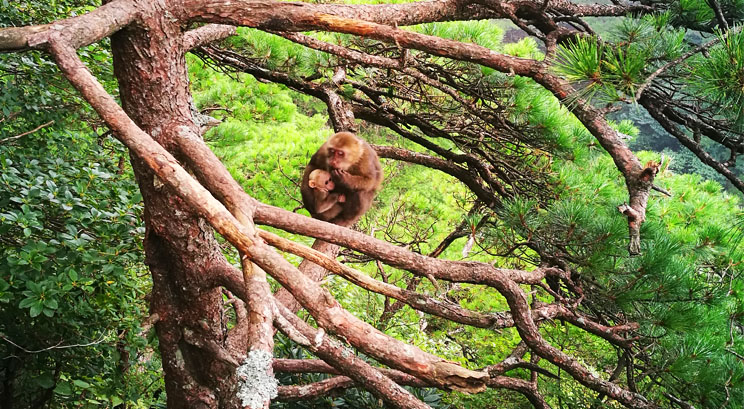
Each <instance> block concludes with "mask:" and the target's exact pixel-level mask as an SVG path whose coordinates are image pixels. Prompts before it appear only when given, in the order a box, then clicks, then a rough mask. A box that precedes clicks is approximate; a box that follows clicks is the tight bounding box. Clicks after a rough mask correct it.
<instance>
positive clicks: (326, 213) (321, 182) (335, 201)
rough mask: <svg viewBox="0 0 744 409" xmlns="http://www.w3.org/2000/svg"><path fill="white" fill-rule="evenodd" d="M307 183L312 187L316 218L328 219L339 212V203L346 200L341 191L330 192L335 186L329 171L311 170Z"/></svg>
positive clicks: (340, 207) (341, 208)
mask: <svg viewBox="0 0 744 409" xmlns="http://www.w3.org/2000/svg"><path fill="white" fill-rule="evenodd" d="M308 185H309V186H310V188H311V189H312V195H313V202H314V203H315V209H314V210H315V212H314V213H316V217H317V218H319V219H321V220H326V221H328V220H331V219H333V218H334V217H336V216H338V215H339V213H341V211H342V210H343V207H342V206H341V204H340V203H344V202H346V196H344V195H343V194H342V193H331V191H332V190H333V189H335V187H336V186H335V184H334V183H333V180H331V174H330V172H327V171H325V170H323V169H315V170H313V171H312V172H310V177H309V179H308Z"/></svg>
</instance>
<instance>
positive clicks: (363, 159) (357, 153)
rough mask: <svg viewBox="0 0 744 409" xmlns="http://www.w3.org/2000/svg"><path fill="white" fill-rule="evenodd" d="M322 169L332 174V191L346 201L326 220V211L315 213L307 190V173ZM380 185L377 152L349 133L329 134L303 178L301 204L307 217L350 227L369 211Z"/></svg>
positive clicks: (312, 200) (308, 177)
mask: <svg viewBox="0 0 744 409" xmlns="http://www.w3.org/2000/svg"><path fill="white" fill-rule="evenodd" d="M316 169H322V170H325V171H328V172H330V173H331V178H332V180H333V182H334V184H335V189H334V192H338V193H339V194H341V195H343V196H344V197H345V198H346V201H345V202H343V203H339V204H340V205H341V207H342V209H341V213H340V214H338V215H335V216H333V217H329V215H328V214H326V213H325V212H317V210H318V209H317V205H318V203H316V200H315V196H314V194H313V189H312V188H311V187H310V184H309V181H310V174H311V173H312V172H313V171H314V170H316ZM381 183H382V166H380V159H379V158H378V157H377V153H375V151H374V150H373V149H372V147H371V146H369V144H368V143H367V142H365V141H364V140H362V139H359V138H357V137H356V135H354V134H353V133H351V132H338V133H336V134H334V135H332V136H331V137H330V138H328V140H327V141H326V142H325V143H324V144H323V145H322V146H321V147H320V148H319V149H318V151H317V152H315V154H314V155H313V156H312V157H311V158H310V163H308V165H307V167H305V173H304V174H303V175H302V185H301V186H300V192H301V193H302V202H303V204H304V206H305V208H306V209H307V210H308V211H309V212H310V215H311V216H313V217H315V218H316V219H320V220H326V221H329V222H331V223H335V224H338V225H340V226H351V225H352V224H354V222H356V221H357V220H359V218H360V217H361V216H362V215H363V214H364V213H365V212H366V211H367V210H369V207H370V206H371V205H372V199H374V198H375V195H376V194H377V191H378V190H379V189H380V184H381Z"/></svg>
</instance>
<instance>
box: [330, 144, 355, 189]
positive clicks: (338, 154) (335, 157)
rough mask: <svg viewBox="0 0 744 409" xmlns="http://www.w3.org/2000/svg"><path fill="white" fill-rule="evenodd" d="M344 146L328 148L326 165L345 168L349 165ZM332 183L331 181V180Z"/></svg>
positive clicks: (340, 168)
mask: <svg viewBox="0 0 744 409" xmlns="http://www.w3.org/2000/svg"><path fill="white" fill-rule="evenodd" d="M346 152H347V151H346V150H345V149H344V147H329V148H328V166H329V167H331V168H333V169H339V170H347V169H349V167H350V166H351V162H350V161H349V159H348V157H347V155H346ZM331 183H333V182H331Z"/></svg>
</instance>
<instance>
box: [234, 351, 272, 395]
mask: <svg viewBox="0 0 744 409" xmlns="http://www.w3.org/2000/svg"><path fill="white" fill-rule="evenodd" d="M272 359H273V356H272V355H271V354H270V353H268V352H266V351H261V350H256V351H251V352H249V353H248V357H247V358H246V359H245V361H243V364H242V365H240V366H239V367H238V369H237V372H236V374H237V376H238V398H239V399H240V400H241V402H242V404H243V406H247V407H249V408H251V409H260V408H263V407H264V403H266V402H269V401H270V400H271V399H273V398H275V397H276V395H277V392H278V386H279V382H277V380H276V378H274V377H273V376H269V369H270V368H271V361H272Z"/></svg>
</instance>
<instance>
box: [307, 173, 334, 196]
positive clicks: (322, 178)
mask: <svg viewBox="0 0 744 409" xmlns="http://www.w3.org/2000/svg"><path fill="white" fill-rule="evenodd" d="M308 185H309V186H310V188H311V189H321V190H326V191H328V190H333V188H335V187H336V186H335V185H334V184H333V181H332V180H331V174H330V173H328V172H326V171H324V170H323V169H315V170H314V171H312V172H310V178H309V180H308Z"/></svg>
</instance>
